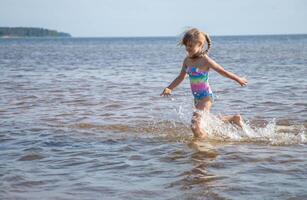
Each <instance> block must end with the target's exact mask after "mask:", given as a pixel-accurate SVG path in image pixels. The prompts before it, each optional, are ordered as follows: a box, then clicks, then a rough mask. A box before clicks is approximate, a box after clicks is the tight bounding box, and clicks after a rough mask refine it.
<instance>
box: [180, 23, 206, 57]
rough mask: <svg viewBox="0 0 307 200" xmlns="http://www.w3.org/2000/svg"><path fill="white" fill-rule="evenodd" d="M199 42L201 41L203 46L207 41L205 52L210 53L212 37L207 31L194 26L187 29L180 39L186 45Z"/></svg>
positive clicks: (181, 43)
mask: <svg viewBox="0 0 307 200" xmlns="http://www.w3.org/2000/svg"><path fill="white" fill-rule="evenodd" d="M190 42H192V43H197V42H200V43H201V44H202V45H203V46H204V45H205V43H207V49H206V50H204V52H203V53H204V54H208V53H209V50H210V48H211V39H210V37H209V35H208V34H207V33H205V32H202V31H200V30H198V29H197V28H192V29H190V30H187V31H186V32H185V33H184V35H183V37H182V39H181V41H180V43H179V44H180V45H184V46H186V45H187V44H188V43H190Z"/></svg>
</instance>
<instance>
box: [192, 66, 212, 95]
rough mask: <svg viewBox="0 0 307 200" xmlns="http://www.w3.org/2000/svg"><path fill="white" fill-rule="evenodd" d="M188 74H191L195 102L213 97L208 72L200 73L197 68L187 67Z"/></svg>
mask: <svg viewBox="0 0 307 200" xmlns="http://www.w3.org/2000/svg"><path fill="white" fill-rule="evenodd" d="M186 72H187V74H189V78H190V84H191V90H192V94H193V96H194V98H195V100H201V99H203V98H206V97H211V98H212V97H213V93H212V90H211V87H210V85H209V73H208V71H199V69H198V68H197V67H187V68H186Z"/></svg>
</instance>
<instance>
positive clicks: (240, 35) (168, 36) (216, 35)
mask: <svg viewBox="0 0 307 200" xmlns="http://www.w3.org/2000/svg"><path fill="white" fill-rule="evenodd" d="M286 35H307V33H268V34H264V33H263V34H262V33H261V34H229V35H220V34H212V35H210V37H236V36H238V37H242V36H243V37H244V36H246V37H250V36H286ZM71 37H72V38H176V37H180V35H157V36H155V35H148V36H138V35H136V36H73V35H72V36H71Z"/></svg>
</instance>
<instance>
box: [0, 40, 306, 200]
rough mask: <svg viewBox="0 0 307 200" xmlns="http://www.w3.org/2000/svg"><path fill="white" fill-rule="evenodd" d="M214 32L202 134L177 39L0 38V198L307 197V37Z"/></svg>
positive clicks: (182, 53)
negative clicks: (237, 122)
mask: <svg viewBox="0 0 307 200" xmlns="http://www.w3.org/2000/svg"><path fill="white" fill-rule="evenodd" d="M212 40H213V46H212V51H211V52H210V56H211V57H212V58H213V59H215V60H216V61H217V62H218V63H219V64H220V65H221V66H223V67H224V68H225V69H227V70H229V71H231V72H234V73H235V74H238V75H239V76H244V77H246V78H247V79H248V85H247V86H246V87H240V86H239V85H238V84H237V83H235V82H234V81H232V80H230V79H227V78H224V77H222V76H221V75H219V74H218V73H216V72H214V71H211V72H210V84H211V87H212V90H213V92H214V97H215V100H214V105H213V108H212V111H211V114H210V115H206V116H204V118H203V128H204V129H205V130H206V131H207V132H208V133H209V139H208V140H205V141H199V140H195V139H193V137H192V132H191V130H190V121H191V117H192V112H193V99H192V95H191V92H190V90H189V81H188V80H185V81H184V82H183V83H182V84H181V85H180V86H179V87H178V88H176V89H175V90H174V91H173V95H172V96H171V97H169V98H163V97H160V96H159V95H160V93H161V92H162V90H163V89H164V87H166V86H167V85H168V84H169V83H170V82H171V81H172V80H173V79H174V78H175V77H176V76H177V75H178V74H179V72H180V70H181V66H182V61H183V59H184V57H185V52H184V48H182V47H180V46H177V43H178V41H179V38H177V37H161V38H43V39H38V38H30V39H22V38H16V39H0V72H1V73H0V94H1V96H0V151H1V153H0V198H1V199H41V198H42V197H43V198H44V199H306V198H307V190H306V187H307V184H306V183H307V160H306V155H307V148H306V147H307V146H306V144H307V142H306V127H307V120H306V119H307V79H306V75H307V36H306V35H275V36H227V37H212ZM233 114H241V116H242V117H243V118H244V121H245V125H244V128H243V129H238V128H237V127H234V126H232V125H229V124H225V123H222V122H221V121H219V118H218V116H221V115H233Z"/></svg>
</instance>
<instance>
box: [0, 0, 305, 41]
mask: <svg viewBox="0 0 307 200" xmlns="http://www.w3.org/2000/svg"><path fill="white" fill-rule="evenodd" d="M306 21H307V0H0V27H7V26H9V27H40V28H48V29H52V30H58V31H62V32H67V33H70V34H71V35H72V36H74V37H133V36H177V35H179V34H181V33H182V32H183V31H185V30H186V29H187V28H189V27H196V28H199V29H201V30H203V31H206V32H208V33H209V34H210V35H258V34H305V33H307V25H306V24H307V22H306Z"/></svg>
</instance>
